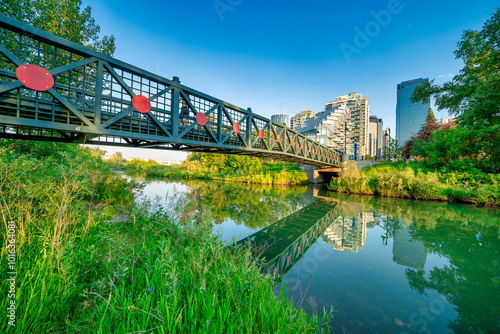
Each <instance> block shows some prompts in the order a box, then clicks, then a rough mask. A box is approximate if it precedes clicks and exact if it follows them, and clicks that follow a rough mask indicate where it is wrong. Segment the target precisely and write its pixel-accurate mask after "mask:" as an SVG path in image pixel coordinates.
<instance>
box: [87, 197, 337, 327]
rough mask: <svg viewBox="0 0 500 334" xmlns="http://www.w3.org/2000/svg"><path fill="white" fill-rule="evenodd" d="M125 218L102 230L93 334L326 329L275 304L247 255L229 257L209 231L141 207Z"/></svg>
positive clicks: (91, 305)
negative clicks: (104, 264) (104, 259)
mask: <svg viewBox="0 0 500 334" xmlns="http://www.w3.org/2000/svg"><path fill="white" fill-rule="evenodd" d="M131 216H132V220H131V221H130V222H126V223H116V224H114V226H112V227H110V228H109V231H108V233H109V234H108V238H107V239H108V242H110V245H112V246H111V247H110V251H111V253H112V254H113V256H112V257H113V260H112V261H111V262H110V268H109V270H108V273H109V276H107V277H106V278H105V279H104V280H103V281H102V282H100V284H99V285H98V287H97V291H95V292H93V291H90V290H89V291H86V292H85V294H86V298H87V301H88V303H87V306H88V307H87V309H85V310H83V312H88V313H89V314H90V316H89V317H88V319H89V321H90V322H91V323H92V324H95V325H94V328H93V330H94V332H95V333H130V332H136V331H148V330H152V332H158V333H313V332H316V331H318V330H319V329H318V328H319V325H320V324H323V325H324V324H326V323H327V321H328V316H327V315H323V316H322V317H321V318H320V317H317V316H313V317H311V318H308V316H307V315H306V314H305V313H304V311H303V310H301V309H299V310H297V309H295V308H294V307H293V304H291V303H289V302H288V301H287V300H286V298H285V297H282V298H281V299H277V298H276V297H275V296H274V294H273V291H272V286H273V282H272V279H271V278H270V277H269V276H266V275H263V274H261V272H260V270H259V269H258V266H257V262H256V260H255V259H254V258H252V254H251V253H250V251H248V250H242V251H241V252H235V253H233V252H231V251H229V249H228V248H225V247H224V244H223V243H222V242H221V240H220V239H219V238H218V237H217V236H215V235H214V234H212V233H211V228H212V227H211V226H210V225H209V224H207V223H205V222H198V223H197V224H196V225H194V224H182V225H179V224H175V223H174V222H173V220H172V217H171V215H170V214H169V213H167V212H164V211H163V210H154V209H152V208H151V203H148V202H147V201H146V202H145V204H144V205H143V206H142V207H140V208H137V209H136V210H134V211H133V212H132V213H131ZM120 231H126V232H125V233H123V232H120Z"/></svg>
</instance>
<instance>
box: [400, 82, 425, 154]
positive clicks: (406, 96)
mask: <svg viewBox="0 0 500 334" xmlns="http://www.w3.org/2000/svg"><path fill="white" fill-rule="evenodd" d="M428 81H429V79H428V78H425V79H422V78H419V79H415V80H409V81H403V82H401V83H400V84H398V89H397V94H398V97H397V105H396V139H397V140H398V144H399V145H401V146H402V145H404V143H405V142H406V141H407V140H408V139H410V137H411V136H413V135H414V134H416V133H418V131H419V130H420V128H421V127H422V125H423V124H425V118H426V117H427V111H428V110H429V108H430V103H429V102H428V103H420V102H418V103H413V102H411V100H410V98H411V95H412V93H413V90H414V89H415V87H418V86H420V85H421V84H423V83H424V82H428Z"/></svg>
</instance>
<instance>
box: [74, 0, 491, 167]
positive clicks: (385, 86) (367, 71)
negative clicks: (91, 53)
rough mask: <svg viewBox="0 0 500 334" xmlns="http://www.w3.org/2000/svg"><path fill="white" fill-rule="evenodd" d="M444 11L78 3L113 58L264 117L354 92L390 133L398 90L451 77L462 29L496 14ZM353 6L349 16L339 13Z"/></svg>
mask: <svg viewBox="0 0 500 334" xmlns="http://www.w3.org/2000/svg"><path fill="white" fill-rule="evenodd" d="M450 3H451V2H444V3H441V2H440V3H434V2H432V6H433V10H432V11H430V10H428V5H429V4H431V2H430V1H429V2H428V3H427V2H426V1H420V2H416V1H406V2H403V1H401V2H400V1H393V0H390V1H372V2H368V1H355V2H353V3H349V4H347V3H342V4H331V3H323V2H319V1H312V2H310V3H307V4H305V3H287V5H282V4H279V3H268V2H263V1H254V2H246V1H231V2H230V3H229V2H228V1H222V0H221V1H189V2H170V1H166V2H163V3H156V2H154V3H153V2H152V1H145V2H143V3H142V5H143V6H135V5H133V3H132V2H131V1H122V2H117V1H114V0H111V1H107V2H106V3H103V2H99V1H95V0H86V1H84V2H83V4H84V5H90V6H91V7H92V14H93V16H94V17H95V19H96V22H97V23H98V24H100V25H101V33H102V34H108V35H109V34H113V35H114V36H115V37H116V45H117V49H116V52H115V57H116V58H118V59H120V60H123V61H126V62H129V63H132V64H134V65H136V66H138V67H140V68H144V69H146V70H148V71H151V72H153V73H156V74H159V75H162V76H164V77H166V78H172V77H173V76H174V75H175V76H179V77H180V80H181V82H182V83H183V84H185V85H186V86H188V87H192V88H194V89H197V90H200V91H203V92H206V93H207V94H210V95H213V96H216V97H218V98H220V99H223V100H226V101H228V102H229V103H232V104H235V105H237V106H240V107H242V108H248V107H251V108H252V110H253V111H254V112H255V113H258V114H260V115H263V116H265V117H268V118H270V117H271V115H273V114H290V115H294V114H296V113H298V112H300V111H302V110H309V109H312V110H314V111H315V112H318V111H320V110H322V107H323V106H324V103H325V102H327V101H329V100H331V99H332V98H334V97H335V96H338V95H340V94H345V93H346V92H354V91H355V92H361V93H362V94H363V95H366V96H368V97H369V98H370V109H371V114H372V115H377V116H378V117H380V118H382V119H383V120H384V128H392V129H393V132H392V134H395V131H394V130H395V110H396V90H395V87H396V86H397V83H399V82H402V81H405V80H410V79H412V78H418V77H429V78H430V79H431V80H432V79H436V83H443V82H445V81H448V80H450V79H451V77H452V76H453V75H455V74H458V72H459V70H460V68H461V67H462V63H461V62H460V61H457V60H455V57H454V55H453V51H454V50H455V49H456V42H458V41H459V40H460V38H461V35H462V31H463V30H464V29H480V28H481V27H482V25H483V23H484V21H485V20H486V19H488V18H489V17H490V16H491V13H493V12H494V11H495V10H496V7H497V4H496V2H493V1H484V2H480V3H477V4H475V5H474V6H470V3H468V2H465V1H455V2H453V5H454V10H453V11H452V12H450V11H449V8H448V7H449V4H450ZM216 5H217V6H216ZM352 7H356V8H357V9H356V15H350V14H342V15H340V14H339V13H351V12H353V11H352ZM152 9H154V10H152ZM444 12H446V13H447V15H445V16H443V15H442V13H444ZM329 15H331V16H332V17H334V20H330V19H329ZM431 46H432V47H431ZM434 111H435V113H436V117H437V118H442V117H447V116H448V114H447V113H445V112H437V111H436V110H435V109H434ZM174 159H175V158H174Z"/></svg>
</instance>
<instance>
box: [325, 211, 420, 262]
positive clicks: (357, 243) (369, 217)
mask: <svg viewBox="0 0 500 334" xmlns="http://www.w3.org/2000/svg"><path fill="white" fill-rule="evenodd" d="M377 224H378V217H375V215H374V214H373V212H360V213H359V214H358V215H357V216H356V217H342V216H338V217H337V218H336V219H335V220H334V222H333V223H332V224H331V225H330V226H328V227H327V228H326V229H325V232H324V233H323V241H324V242H326V243H328V244H330V245H332V246H333V249H335V250H337V251H340V252H348V253H356V252H358V251H360V250H362V249H363V248H364V246H365V241H366V230H367V228H373V227H375V226H376V225H377ZM426 259H427V254H426V252H425V246H424V243H423V242H422V241H420V240H415V239H413V238H412V236H411V234H410V232H409V231H408V228H407V227H406V226H404V225H403V224H402V225H401V226H400V227H399V228H398V229H397V231H395V233H394V237H393V246H392V260H393V261H394V262H396V263H397V264H400V265H403V266H406V267H410V268H414V269H423V268H424V265H425V261H426Z"/></svg>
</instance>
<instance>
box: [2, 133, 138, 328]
mask: <svg viewBox="0 0 500 334" xmlns="http://www.w3.org/2000/svg"><path fill="white" fill-rule="evenodd" d="M0 186H1V187H0V213H1V217H2V233H1V235H0V242H1V244H2V251H1V270H2V271H1V273H0V278H1V282H0V285H1V286H2V290H3V291H5V290H6V289H7V288H6V285H5V284H6V283H5V282H6V279H5V275H6V273H7V272H8V270H7V261H6V260H7V257H6V252H5V249H6V247H4V245H5V243H6V240H7V239H6V234H5V231H6V227H7V223H8V222H9V221H13V222H14V223H15V224H16V242H17V243H16V251H17V252H16V257H17V261H16V271H17V273H18V274H17V278H16V281H17V282H18V283H19V285H18V286H17V288H18V290H17V291H16V292H17V298H16V304H17V305H18V310H19V313H18V316H19V317H18V319H19V320H18V322H17V324H16V331H17V332H18V333H31V332H52V331H55V330H57V329H58V328H59V327H60V326H62V325H63V324H64V323H65V322H66V321H67V319H68V317H69V316H70V314H72V312H74V310H75V308H76V306H77V304H78V302H79V301H80V299H81V298H80V297H79V293H81V291H80V290H79V289H78V288H77V287H78V286H82V285H84V284H89V282H90V281H91V280H92V279H93V277H95V275H97V273H98V272H100V271H101V264H100V262H99V261H97V260H96V257H97V251H96V250H95V248H94V246H93V243H94V242H95V240H94V241H93V242H92V241H91V240H92V236H93V233H94V231H95V230H96V228H97V227H98V226H99V224H102V223H104V221H105V220H106V219H108V218H109V217H110V215H111V214H112V213H113V212H114V211H115V210H116V209H115V208H116V205H118V204H121V205H123V204H126V203H130V202H131V201H132V200H133V198H134V197H133V193H132V190H133V189H135V188H136V186H137V184H136V183H134V182H127V181H126V180H125V179H123V178H122V177H121V175H119V174H116V173H114V172H113V171H112V170H111V169H110V168H108V167H107V166H106V165H105V164H103V162H102V160H101V158H100V152H98V151H95V150H91V149H89V148H81V147H79V146H78V145H74V144H58V143H45V142H25V141H9V140H0ZM7 302H8V300H7V299H6V298H4V299H2V300H1V301H0V305H1V307H2V308H6V304H5V303H7ZM5 325H6V323H5V322H4V323H2V324H1V326H5ZM2 332H4V330H2Z"/></svg>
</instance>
